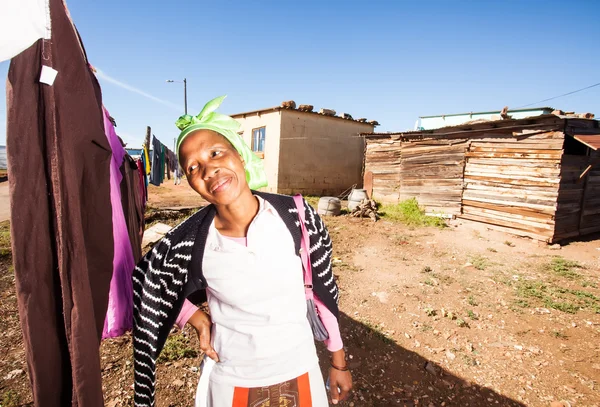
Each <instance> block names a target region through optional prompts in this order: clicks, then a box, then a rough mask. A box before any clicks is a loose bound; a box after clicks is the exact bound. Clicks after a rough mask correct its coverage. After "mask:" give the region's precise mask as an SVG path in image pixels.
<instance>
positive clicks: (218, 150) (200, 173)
mask: <svg viewBox="0 0 600 407" xmlns="http://www.w3.org/2000/svg"><path fill="white" fill-rule="evenodd" d="M179 162H180V164H181V167H182V168H183V170H184V172H185V175H186V177H187V180H188V182H189V184H190V186H191V187H192V189H193V190H194V191H196V192H197V193H199V194H200V196H202V198H204V199H206V200H207V201H208V202H210V203H212V204H215V205H229V204H231V203H233V202H235V200H236V199H237V198H238V197H239V196H240V195H241V194H242V192H244V191H245V190H249V188H248V184H247V182H246V171H245V169H244V163H243V161H242V157H241V156H240V154H239V153H238V152H237V150H236V149H235V148H234V147H233V146H232V145H231V143H229V141H228V140H227V139H226V138H225V137H223V136H222V135H220V134H219V133H217V132H214V131H212V130H198V131H195V132H193V133H192V134H190V135H189V136H187V137H186V138H185V139H184V140H183V142H182V143H181V146H180V147H179Z"/></svg>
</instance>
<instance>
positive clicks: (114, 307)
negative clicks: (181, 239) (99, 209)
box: [102, 107, 135, 339]
mask: <svg viewBox="0 0 600 407" xmlns="http://www.w3.org/2000/svg"><path fill="white" fill-rule="evenodd" d="M102 110H103V112H104V131H105V133H106V138H107V139H108V142H109V143H110V148H111V149H112V152H113V153H112V159H111V162H110V202H111V204H112V225H113V239H114V250H115V254H114V257H113V275H112V280H111V281H110V293H109V297H108V309H107V311H106V319H105V320H104V330H103V331H102V339H106V338H114V337H117V336H120V335H123V334H124V333H125V332H126V331H128V330H131V328H132V327H133V289H132V281H131V275H132V272H133V268H134V267H135V262H134V260H133V250H132V248H131V241H130V240H129V233H128V231H127V223H126V222H125V214H124V213H123V206H122V204H121V186H120V185H121V180H122V178H123V176H122V175H121V171H120V167H121V165H122V164H123V158H124V157H125V149H124V148H123V146H122V145H121V142H120V140H119V138H118V137H117V133H115V128H114V126H113V124H112V122H111V121H110V116H109V114H108V111H107V110H106V109H105V108H104V107H103V108H102Z"/></svg>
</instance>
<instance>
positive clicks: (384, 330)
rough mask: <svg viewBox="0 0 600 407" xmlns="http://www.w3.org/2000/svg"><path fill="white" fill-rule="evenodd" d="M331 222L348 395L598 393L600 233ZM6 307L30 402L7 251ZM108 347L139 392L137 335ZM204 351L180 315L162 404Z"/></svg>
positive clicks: (522, 400) (9, 338) (163, 366)
mask: <svg viewBox="0 0 600 407" xmlns="http://www.w3.org/2000/svg"><path fill="white" fill-rule="evenodd" d="M150 194H151V200H150V205H151V206H152V207H153V208H155V209H156V208H160V207H173V206H184V207H187V206H194V205H197V204H198V202H199V200H198V199H197V198H196V196H195V195H194V193H193V192H190V190H189V189H188V188H187V187H186V186H173V185H171V184H170V183H168V184H165V185H164V186H163V187H160V188H153V189H152V190H151V191H150ZM326 223H327V225H328V227H329V230H330V233H331V236H332V238H333V242H334V273H335V275H336V276H337V279H338V284H339V286H340V290H341V300H340V309H341V312H342V317H341V327H342V336H343V338H344V340H345V346H346V352H347V355H348V357H349V365H350V367H351V369H352V374H353V377H354V381H355V383H354V390H353V393H352V397H351V399H350V400H349V401H348V402H346V403H343V405H347V406H355V407H360V406H381V407H385V406H435V407H438V406H481V407H483V406H550V405H551V403H553V402H554V404H553V406H560V405H562V406H586V407H591V406H596V407H600V391H599V390H600V289H599V287H600V237H598V236H595V237H593V238H591V239H586V241H576V242H571V243H569V244H566V245H564V246H562V247H560V248H551V247H549V246H546V245H540V244H538V243H536V242H534V241H531V240H528V239H522V238H517V237H515V236H511V235H508V234H504V233H500V232H495V231H490V230H488V229H487V228H485V227H484V226H482V225H473V224H467V223H466V222H463V221H460V220H458V221H450V222H449V223H450V225H449V227H447V228H444V229H438V228H432V227H423V228H409V227H407V226H406V225H404V224H402V223H396V222H390V221H388V220H386V219H382V220H380V221H378V222H376V223H374V222H372V221H371V220H369V219H356V218H350V217H348V216H341V217H336V218H327V219H326ZM0 311H1V312H2V316H3V317H2V318H1V319H0V352H1V353H2V355H3V356H2V358H1V360H0V404H1V405H2V406H3V407H4V406H19V405H30V402H31V396H30V393H29V390H28V380H27V375H26V370H27V368H26V365H25V362H24V350H23V344H22V340H21V333H20V329H19V324H18V314H17V310H16V298H15V293H14V277H13V273H12V268H11V267H10V253H8V254H6V253H4V255H3V256H2V257H1V258H0ZM319 349H320V354H321V362H322V363H321V364H322V366H323V367H324V368H326V366H327V359H326V357H327V355H326V353H325V352H324V351H323V347H322V346H319ZM101 358H102V366H103V372H102V374H103V379H104V391H105V400H106V405H107V406H110V407H116V406H125V405H132V403H131V397H132V383H133V369H132V357H131V338H130V337H129V336H124V337H122V338H117V339H113V340H107V341H104V342H103V344H102V347H101ZM199 361H200V355H199V352H198V342H197V339H196V337H195V334H193V333H192V332H189V331H184V332H179V331H177V330H176V329H174V330H173V333H172V335H171V337H170V339H169V341H168V342H167V346H166V348H165V351H163V360H161V361H160V362H159V365H158V386H157V400H158V402H157V405H158V406H161V407H162V406H165V407H166V406H173V407H175V406H192V405H193V396H194V393H195V388H196V384H197V380H198V375H199V372H198V365H199ZM7 395H8V396H7ZM7 397H9V400H14V403H13V404H8V403H7V402H6V401H4V403H2V400H3V398H4V399H7ZM11 402H12V401H11ZM557 403H558V404H557Z"/></svg>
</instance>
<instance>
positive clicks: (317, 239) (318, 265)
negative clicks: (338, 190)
mask: <svg viewBox="0 0 600 407" xmlns="http://www.w3.org/2000/svg"><path fill="white" fill-rule="evenodd" d="M304 210H305V217H306V221H305V222H306V230H307V232H308V237H309V241H310V249H309V256H310V261H311V266H312V273H313V292H314V293H315V295H316V296H317V297H318V298H319V299H320V300H321V301H322V302H323V303H324V304H325V305H326V306H327V308H328V309H329V310H330V311H331V313H332V314H333V315H335V317H336V318H338V319H339V310H338V299H339V290H338V286H337V284H336V281H335V277H334V275H333V270H332V268H331V254H332V252H333V245H332V242H331V237H330V236H329V231H328V230H327V227H326V226H325V223H324V222H323V220H322V219H321V217H320V216H319V214H318V213H317V211H315V209H314V208H313V207H312V206H310V205H309V204H308V203H307V202H306V201H304ZM298 226H300V223H299V222H298Z"/></svg>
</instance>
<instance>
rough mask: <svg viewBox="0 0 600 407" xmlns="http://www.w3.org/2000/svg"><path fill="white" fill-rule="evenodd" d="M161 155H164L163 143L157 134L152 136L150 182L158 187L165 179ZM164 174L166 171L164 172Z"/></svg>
mask: <svg viewBox="0 0 600 407" xmlns="http://www.w3.org/2000/svg"><path fill="white" fill-rule="evenodd" d="M161 156H162V143H161V142H160V141H158V139H157V138H156V136H152V165H151V174H150V183H151V184H152V185H156V186H157V187H159V186H160V184H161V183H162V181H163V176H162V175H161V168H162V164H161ZM162 174H163V175H164V172H163V173H162Z"/></svg>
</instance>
